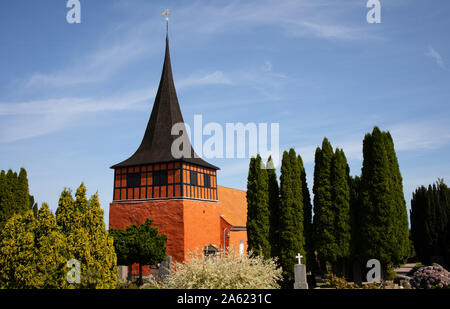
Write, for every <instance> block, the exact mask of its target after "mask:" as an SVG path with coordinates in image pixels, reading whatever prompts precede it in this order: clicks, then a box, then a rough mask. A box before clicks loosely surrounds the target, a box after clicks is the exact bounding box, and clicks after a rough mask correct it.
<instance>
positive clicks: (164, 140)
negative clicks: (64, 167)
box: [111, 34, 219, 170]
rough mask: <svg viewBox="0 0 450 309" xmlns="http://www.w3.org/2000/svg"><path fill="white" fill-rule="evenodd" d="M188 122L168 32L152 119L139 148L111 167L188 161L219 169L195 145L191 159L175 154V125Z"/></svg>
mask: <svg viewBox="0 0 450 309" xmlns="http://www.w3.org/2000/svg"><path fill="white" fill-rule="evenodd" d="M180 122H181V123H184V120H183V116H182V114H181V110H180V105H179V104H178V98H177V93H176V90H175V84H174V82H173V76H172V66H171V64H170V52H169V36H168V34H167V35H166V54H165V58H164V66H163V71H162V74H161V81H160V82H159V87H158V92H157V94H156V98H155V103H154V104H153V110H152V113H151V115H150V120H149V122H148V124H147V129H146V130H145V134H144V138H143V139H142V142H141V145H140V146H139V148H138V150H136V152H135V153H134V154H133V155H132V156H131V157H130V158H128V159H127V160H125V161H123V162H121V163H118V164H116V165H113V166H112V167H111V168H114V169H115V168H120V167H128V166H136V165H144V164H153V163H164V162H171V161H184V162H189V163H193V164H197V165H200V166H203V167H207V168H212V169H215V170H217V169H219V168H218V167H216V166H214V165H212V164H209V163H208V162H206V161H204V160H203V159H201V158H198V157H197V155H196V154H195V152H194V149H193V148H192V145H191V144H190V143H189V145H187V146H188V147H190V148H191V158H181V159H176V158H174V157H173V156H172V152H171V147H172V143H173V141H174V140H175V139H176V138H178V137H179V136H177V135H171V130H172V126H173V125H174V124H176V123H180Z"/></svg>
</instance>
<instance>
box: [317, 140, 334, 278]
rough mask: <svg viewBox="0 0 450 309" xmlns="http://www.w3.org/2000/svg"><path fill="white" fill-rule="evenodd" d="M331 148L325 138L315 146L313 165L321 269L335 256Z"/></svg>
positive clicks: (318, 253) (318, 252)
mask: <svg viewBox="0 0 450 309" xmlns="http://www.w3.org/2000/svg"><path fill="white" fill-rule="evenodd" d="M332 160H333V148H332V147H331V144H330V142H329V141H328V139H327V138H324V140H323V142H322V149H321V148H320V147H317V149H316V154H315V166H314V186H313V193H314V219H313V233H314V234H313V236H314V246H315V250H316V252H317V258H318V260H319V262H320V267H321V269H322V270H326V268H325V266H326V265H325V263H326V262H327V261H329V262H332V261H335V260H336V258H337V251H338V248H337V244H336V239H335V235H336V232H335V222H334V212H333V201H332V183H331V165H332Z"/></svg>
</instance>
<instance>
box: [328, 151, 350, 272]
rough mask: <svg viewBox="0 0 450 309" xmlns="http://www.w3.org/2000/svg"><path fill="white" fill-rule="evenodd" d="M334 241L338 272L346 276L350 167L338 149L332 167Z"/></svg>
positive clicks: (348, 244) (348, 250) (348, 243)
mask: <svg viewBox="0 0 450 309" xmlns="http://www.w3.org/2000/svg"><path fill="white" fill-rule="evenodd" d="M331 184H332V191H331V195H332V202H333V216H334V241H335V242H336V249H337V251H336V259H335V260H334V261H332V262H335V263H336V271H337V272H338V273H339V274H341V275H342V274H344V268H343V267H344V266H345V261H346V260H347V258H348V257H349V255H350V241H351V230H350V187H349V167H348V164H347V159H346V157H345V154H344V151H343V150H339V149H336V151H335V153H334V156H333V160H332V165H331Z"/></svg>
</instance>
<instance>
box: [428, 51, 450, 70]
mask: <svg viewBox="0 0 450 309" xmlns="http://www.w3.org/2000/svg"><path fill="white" fill-rule="evenodd" d="M425 55H427V56H428V57H430V58H432V59H433V60H434V61H435V62H436V64H437V65H438V66H440V67H441V68H442V69H444V70H445V69H446V67H445V63H444V59H442V56H441V55H440V54H439V53H438V52H437V51H436V50H435V49H434V48H433V47H431V46H428V51H427V52H426V53H425Z"/></svg>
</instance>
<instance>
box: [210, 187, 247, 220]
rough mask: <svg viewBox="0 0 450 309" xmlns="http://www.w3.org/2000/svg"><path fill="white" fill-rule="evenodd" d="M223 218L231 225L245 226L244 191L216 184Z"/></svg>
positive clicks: (245, 198)
mask: <svg viewBox="0 0 450 309" xmlns="http://www.w3.org/2000/svg"><path fill="white" fill-rule="evenodd" d="M217 190H218V196H219V202H220V203H221V205H222V215H223V218H224V219H225V220H226V221H227V222H228V223H230V224H231V225H232V226H245V225H246V223H247V197H246V194H247V192H246V191H242V190H238V189H231V188H227V187H222V186H217Z"/></svg>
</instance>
